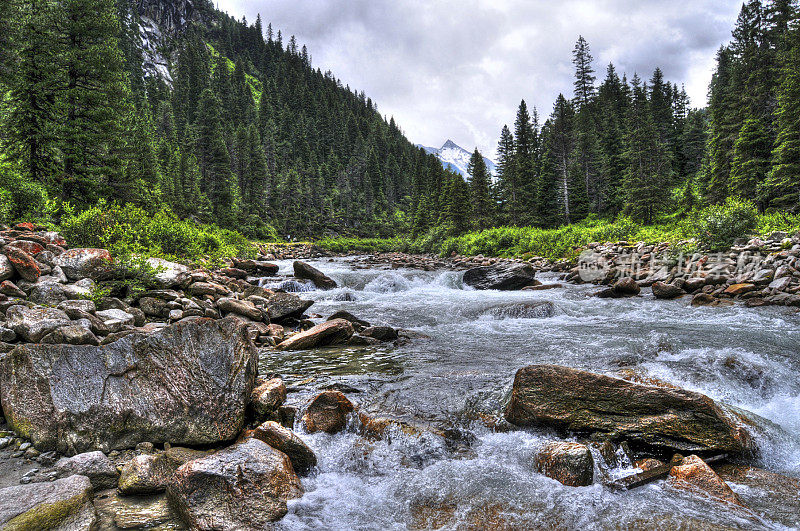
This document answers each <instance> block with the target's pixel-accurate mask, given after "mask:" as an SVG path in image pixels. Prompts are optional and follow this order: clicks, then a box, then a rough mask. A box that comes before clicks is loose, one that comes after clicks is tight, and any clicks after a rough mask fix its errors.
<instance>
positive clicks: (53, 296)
mask: <svg viewBox="0 0 800 531" xmlns="http://www.w3.org/2000/svg"><path fill="white" fill-rule="evenodd" d="M67 299H69V295H67V291H66V290H65V289H64V286H62V285H61V284H59V283H58V282H38V283H36V285H34V286H33V289H32V290H31V293H30V295H28V300H29V301H31V302H34V303H36V304H43V305H45V306H57V305H58V304H59V303H62V302H64V301H65V300H67Z"/></svg>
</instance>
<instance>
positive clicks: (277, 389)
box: [250, 378, 286, 417]
mask: <svg viewBox="0 0 800 531" xmlns="http://www.w3.org/2000/svg"><path fill="white" fill-rule="evenodd" d="M285 401H286V386H285V385H284V384H283V380H281V379H280V378H272V379H270V380H267V381H266V382H264V383H262V384H261V385H259V386H258V387H256V388H255V389H253V393H252V395H251V399H250V405H251V406H252V408H253V410H254V411H255V412H256V414H257V415H260V416H262V417H263V416H266V415H269V414H270V413H272V412H273V411H275V410H276V409H278V407H280V406H281V404H283V403H284V402H285Z"/></svg>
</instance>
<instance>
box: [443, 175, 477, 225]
mask: <svg viewBox="0 0 800 531" xmlns="http://www.w3.org/2000/svg"><path fill="white" fill-rule="evenodd" d="M443 217H444V220H443V221H444V226H445V227H447V232H448V234H450V235H451V236H457V235H459V234H463V233H465V232H467V231H468V230H469V229H470V221H469V220H470V217H471V209H470V197H469V186H468V185H467V183H466V182H464V179H462V178H461V176H460V175H451V176H449V177H448V183H447V192H446V203H445V206H444V209H443Z"/></svg>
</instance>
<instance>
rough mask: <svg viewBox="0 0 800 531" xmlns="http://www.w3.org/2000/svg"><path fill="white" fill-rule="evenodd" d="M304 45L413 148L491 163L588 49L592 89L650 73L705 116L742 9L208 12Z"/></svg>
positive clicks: (603, 2)
mask: <svg viewBox="0 0 800 531" xmlns="http://www.w3.org/2000/svg"><path fill="white" fill-rule="evenodd" d="M218 1H219V7H220V9H223V10H225V11H227V12H229V13H230V14H231V15H233V16H235V17H237V18H241V17H242V16H246V17H247V20H248V21H250V22H252V21H254V20H255V17H256V14H257V13H259V12H260V13H261V18H262V19H263V21H264V25H265V26H266V24H267V23H268V22H272V25H273V27H274V28H275V30H276V31H277V30H278V29H280V30H281V31H282V33H283V35H285V36H286V38H287V39H288V36H289V35H296V37H297V39H298V42H299V43H303V44H306V45H307V46H308V49H309V52H310V53H311V55H312V61H313V64H314V66H315V67H320V68H321V69H322V70H323V71H324V70H331V71H332V72H333V73H334V74H335V75H336V76H337V77H338V78H339V79H341V80H342V82H343V83H344V84H348V85H350V87H352V88H353V89H356V90H364V91H365V92H366V93H367V95H368V96H370V97H372V99H373V101H375V102H377V104H378V109H379V111H380V112H382V113H383V114H386V115H387V116H394V117H395V119H396V121H397V122H398V124H400V126H401V127H402V128H403V130H404V131H405V132H406V134H407V136H408V137H409V139H410V140H411V141H412V142H418V143H422V144H426V145H433V146H438V145H441V144H442V143H443V142H444V141H445V140H446V139H447V138H451V139H453V140H454V141H455V142H456V143H458V144H460V145H462V146H463V147H465V148H467V149H472V148H473V147H475V146H477V147H478V148H479V149H481V150H482V151H483V152H484V153H485V154H489V155H490V156H492V155H494V150H495V147H496V141H497V137H498V135H499V132H500V128H501V127H502V125H503V124H504V123H509V125H510V123H511V122H513V120H514V114H515V111H516V107H517V105H518V104H519V101H520V99H523V98H524V99H525V100H526V101H527V102H528V104H529V106H536V107H537V108H538V110H539V114H540V115H541V116H543V117H544V116H547V115H548V114H549V113H550V111H551V106H552V102H553V101H554V99H555V97H556V96H557V95H558V93H559V92H563V93H565V94H571V92H572V75H573V69H572V63H571V53H572V48H573V46H574V43H575V40H576V39H577V38H578V35H583V36H584V38H586V39H587V40H588V41H589V45H590V46H591V49H592V53H593V55H594V57H595V69H596V70H597V75H598V78H602V77H603V75H604V73H605V67H606V65H607V64H608V63H609V62H613V63H614V64H615V66H616V67H617V70H618V71H620V72H627V73H628V75H629V77H630V76H632V75H633V73H634V72H638V73H639V75H640V76H641V77H643V78H648V77H650V75H651V74H652V71H653V69H654V68H655V67H656V66H660V67H661V69H662V70H663V71H664V74H665V76H666V77H667V79H669V80H670V81H673V82H677V83H685V84H686V88H687V91H688V92H689V95H690V96H691V98H692V102H693V104H694V105H695V106H703V105H704V104H705V95H706V90H707V86H708V82H709V80H710V79H711V71H712V68H713V65H714V53H715V51H716V49H717V48H718V47H719V45H720V44H722V43H723V42H726V41H728V40H729V38H730V31H731V29H732V26H733V23H734V21H735V19H736V15H737V13H738V11H739V7H740V5H741V0H695V1H689V0H683V1H675V0H636V1H634V0H628V1H625V0H595V1H590V0H561V1H559V2H550V1H545V0H527V1H526V0H461V1H457V0H456V1H441V0H440V1H435V0H431V1H424V0H406V1H397V0H394V1H392V0H218Z"/></svg>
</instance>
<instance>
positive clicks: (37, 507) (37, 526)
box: [0, 476, 97, 531]
mask: <svg viewBox="0 0 800 531" xmlns="http://www.w3.org/2000/svg"><path fill="white" fill-rule="evenodd" d="M96 521H97V516H96V515H95V510H94V505H93V504H92V484H91V482H90V481H89V478H87V477H86V476H70V477H68V478H64V479H57V480H55V481H52V482H49V483H31V484H28V485H17V486H13V487H6V488H4V489H0V529H9V530H11V529H15V530H16V529H20V530H23V529H25V530H28V529H30V530H45V529H46V530H54V531H83V530H87V531H88V530H93V529H95V528H96V523H97V522H96Z"/></svg>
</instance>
